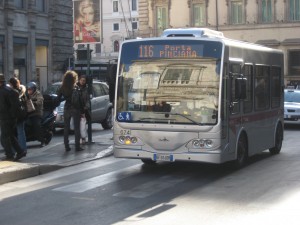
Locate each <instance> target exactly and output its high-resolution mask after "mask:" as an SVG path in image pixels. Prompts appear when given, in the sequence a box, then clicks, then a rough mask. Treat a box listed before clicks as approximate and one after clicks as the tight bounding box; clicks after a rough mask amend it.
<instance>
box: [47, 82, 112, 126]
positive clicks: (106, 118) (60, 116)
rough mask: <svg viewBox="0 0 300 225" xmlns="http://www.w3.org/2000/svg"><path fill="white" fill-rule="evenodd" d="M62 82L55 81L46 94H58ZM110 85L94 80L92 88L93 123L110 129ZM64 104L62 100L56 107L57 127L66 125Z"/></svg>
mask: <svg viewBox="0 0 300 225" xmlns="http://www.w3.org/2000/svg"><path fill="white" fill-rule="evenodd" d="M61 84H62V82H56V83H53V84H52V85H50V86H49V87H48V89H47V90H46V91H45V94H56V93H57V91H58V89H59V88H60V86H61ZM108 93H109V92H108V85H107V84H106V83H103V82H100V81H93V88H92V98H91V106H92V123H101V125H102V127H103V129H105V130H108V129H111V128H112V126H113V123H112V107H113V105H112V103H111V102H110V101H109V95H108ZM64 105H65V101H63V102H61V103H60V105H59V106H58V107H57V108H56V111H57V116H56V121H55V127H56V128H63V127H64Z"/></svg>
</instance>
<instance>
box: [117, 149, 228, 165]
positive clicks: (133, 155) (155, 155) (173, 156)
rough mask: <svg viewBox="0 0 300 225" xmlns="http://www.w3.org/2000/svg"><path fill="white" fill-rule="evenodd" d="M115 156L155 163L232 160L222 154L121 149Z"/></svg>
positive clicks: (217, 162) (222, 161) (215, 162)
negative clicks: (149, 160)
mask: <svg viewBox="0 0 300 225" xmlns="http://www.w3.org/2000/svg"><path fill="white" fill-rule="evenodd" d="M114 156H115V157H116V158H130V159H152V160H154V161H168V162H174V161H192V162H204V163H213V164H220V163H224V162H226V161H229V160H230V159H228V158H224V157H222V154H221V153H220V152H217V153H213V152H206V153H203V152H201V153H199V152H197V153H195V152H185V153H174V152H169V153H166V152H164V153H159V152H149V151H141V150H132V149H119V148H114Z"/></svg>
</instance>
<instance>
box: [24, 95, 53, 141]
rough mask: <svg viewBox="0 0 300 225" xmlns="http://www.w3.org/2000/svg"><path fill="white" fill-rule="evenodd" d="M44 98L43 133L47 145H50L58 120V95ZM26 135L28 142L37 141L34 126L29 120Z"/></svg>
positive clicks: (26, 125) (26, 123)
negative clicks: (56, 120)
mask: <svg viewBox="0 0 300 225" xmlns="http://www.w3.org/2000/svg"><path fill="white" fill-rule="evenodd" d="M43 97H44V110H43V117H42V121H41V132H42V136H43V138H44V143H45V144H46V145H47V144H49V143H50V141H51V139H52V137H53V130H54V123H55V119H56V114H57V113H56V111H55V109H56V99H57V95H55V94H50V95H43ZM25 134H26V141H27V142H29V141H36V140H37V139H36V137H35V136H34V134H33V129H32V124H30V122H29V121H28V120H27V121H26V122H25Z"/></svg>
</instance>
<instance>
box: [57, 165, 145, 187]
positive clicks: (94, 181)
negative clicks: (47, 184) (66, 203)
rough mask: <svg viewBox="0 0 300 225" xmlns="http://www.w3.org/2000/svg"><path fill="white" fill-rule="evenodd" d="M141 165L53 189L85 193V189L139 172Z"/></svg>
mask: <svg viewBox="0 0 300 225" xmlns="http://www.w3.org/2000/svg"><path fill="white" fill-rule="evenodd" d="M139 167H141V165H140V164H138V165H134V166H130V167H127V168H122V169H120V170H116V171H113V172H110V173H107V174H103V175H100V176H96V177H92V178H89V179H86V180H82V181H80V182H77V183H73V184H69V185H66V186H62V187H58V188H55V189H53V190H54V191H62V192H72V193H83V192H85V191H88V190H91V189H94V188H98V187H101V186H103V185H106V184H109V183H113V182H115V181H117V180H121V179H124V178H126V177H129V176H132V175H134V174H137V173H139V172H140V171H139V170H137V169H138V168H139Z"/></svg>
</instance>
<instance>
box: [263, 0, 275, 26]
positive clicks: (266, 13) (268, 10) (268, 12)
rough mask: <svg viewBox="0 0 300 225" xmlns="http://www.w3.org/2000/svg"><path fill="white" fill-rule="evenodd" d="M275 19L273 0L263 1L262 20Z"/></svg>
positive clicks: (269, 20)
mask: <svg viewBox="0 0 300 225" xmlns="http://www.w3.org/2000/svg"><path fill="white" fill-rule="evenodd" d="M272 21H273V7H272V0H262V1H261V22H262V23H270V22H272Z"/></svg>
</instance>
